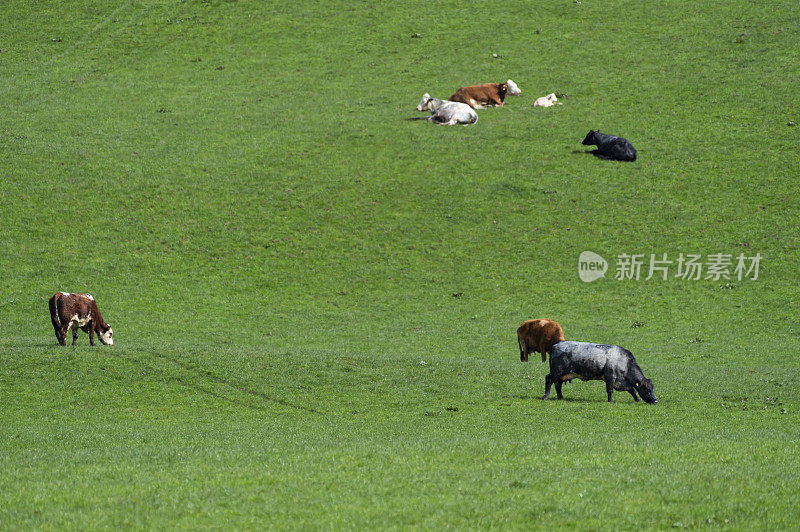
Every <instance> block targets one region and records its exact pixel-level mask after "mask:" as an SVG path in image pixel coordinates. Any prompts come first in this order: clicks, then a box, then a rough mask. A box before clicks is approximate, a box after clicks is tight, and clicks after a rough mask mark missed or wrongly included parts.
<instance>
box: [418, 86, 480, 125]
mask: <svg viewBox="0 0 800 532" xmlns="http://www.w3.org/2000/svg"><path fill="white" fill-rule="evenodd" d="M417 111H430V113H431V116H428V117H426V120H430V121H431V122H436V123H437V124H441V125H444V126H452V125H455V124H464V125H466V124H474V123H475V122H477V121H478V114H477V113H476V112H475V111H473V110H472V108H471V107H470V106H469V105H467V104H465V103H459V102H451V101H448V100H440V99H438V98H431V95H430V94H428V93H427V92H426V93H425V94H424V95H423V96H422V99H421V100H420V101H419V105H417Z"/></svg>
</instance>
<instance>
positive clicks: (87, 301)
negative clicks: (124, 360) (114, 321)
mask: <svg viewBox="0 0 800 532" xmlns="http://www.w3.org/2000/svg"><path fill="white" fill-rule="evenodd" d="M50 319H51V320H52V322H53V328H54V329H55V330H56V338H57V339H58V343H59V344H61V345H67V331H69V330H70V329H72V345H75V343H76V342H77V341H78V329H82V330H83V332H85V333H89V343H90V344H91V345H94V333H95V332H96V333H97V337H98V338H99V339H100V341H101V342H102V343H104V344H106V345H114V338H113V337H112V335H113V332H114V331H112V330H111V326H110V325H108V324H107V323H106V322H105V320H103V316H101V315H100V309H98V308H97V303H96V302H95V300H94V298H93V297H92V296H90V295H89V294H68V293H66V292H58V293H56V294H54V295H53V297H51V298H50Z"/></svg>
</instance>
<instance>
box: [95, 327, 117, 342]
mask: <svg viewBox="0 0 800 532" xmlns="http://www.w3.org/2000/svg"><path fill="white" fill-rule="evenodd" d="M113 335H114V331H112V330H111V327H109V328H108V329H106V330H105V331H98V332H97V337H98V338H99V339H100V341H101V342H102V343H103V344H105V345H114V336H113Z"/></svg>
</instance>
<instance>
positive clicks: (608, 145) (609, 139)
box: [581, 130, 636, 161]
mask: <svg viewBox="0 0 800 532" xmlns="http://www.w3.org/2000/svg"><path fill="white" fill-rule="evenodd" d="M581 144H583V145H584V146H591V145H592V144H594V145H595V146H597V149H596V150H592V151H590V152H589V153H592V154H594V155H596V156H597V157H600V158H601V159H613V160H615V161H635V160H636V149H635V148H634V147H633V145H632V144H631V143H630V142H628V140H627V139H624V138H622V137H616V136H614V135H606V134H605V133H600V132H599V131H594V130H589V133H587V134H586V138H584V139H583V142H581Z"/></svg>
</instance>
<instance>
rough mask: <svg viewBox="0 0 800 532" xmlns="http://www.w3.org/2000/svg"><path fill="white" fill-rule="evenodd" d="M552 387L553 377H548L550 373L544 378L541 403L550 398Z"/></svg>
mask: <svg viewBox="0 0 800 532" xmlns="http://www.w3.org/2000/svg"><path fill="white" fill-rule="evenodd" d="M552 385H553V377H551V376H550V373H548V374H547V376H545V378H544V397H542V401H546V400H547V399H549V398H550V386H552Z"/></svg>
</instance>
